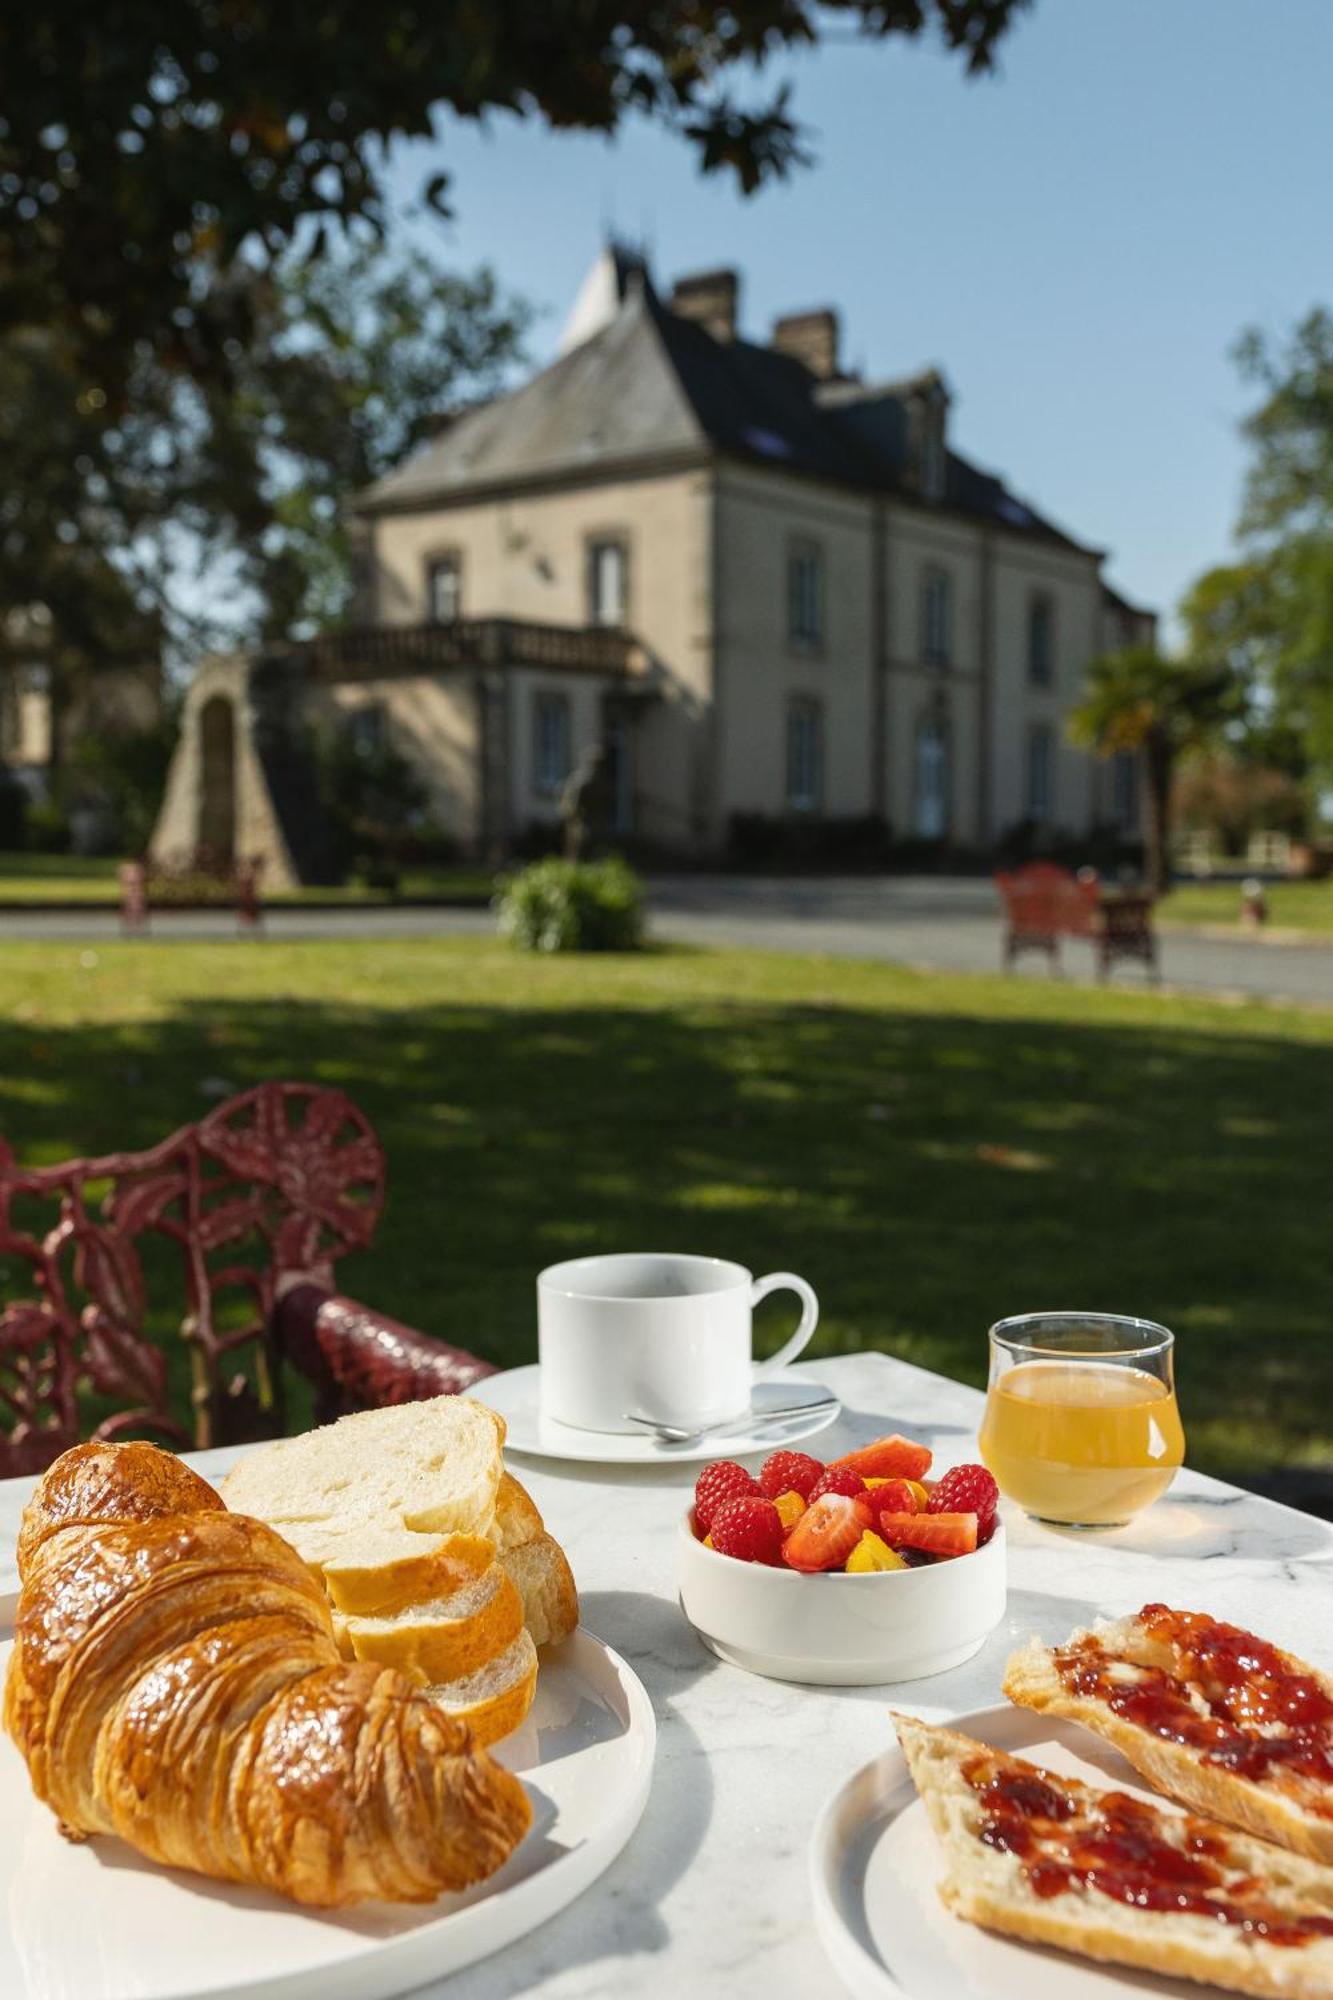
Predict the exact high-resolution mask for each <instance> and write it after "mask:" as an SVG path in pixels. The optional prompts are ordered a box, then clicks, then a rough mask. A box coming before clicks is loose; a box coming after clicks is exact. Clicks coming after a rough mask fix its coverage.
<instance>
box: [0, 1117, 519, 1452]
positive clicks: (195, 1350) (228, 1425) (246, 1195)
mask: <svg viewBox="0 0 1333 2000" xmlns="http://www.w3.org/2000/svg"><path fill="white" fill-rule="evenodd" d="M384 1176H385V1165H384V1153H383V1150H382V1148H381V1146H380V1143H379V1141H378V1139H377V1138H376V1136H375V1133H374V1131H373V1129H372V1128H371V1126H370V1124H369V1122H368V1121H367V1120H366V1118H365V1117H364V1115H363V1114H362V1113H361V1112H360V1111H359V1110H358V1109H357V1107H356V1106H355V1105H354V1104H353V1103H352V1102H351V1100H350V1099H349V1098H348V1097H346V1096H344V1094H343V1093H342V1092H341V1091H338V1090H325V1089H322V1088H320V1087H319V1086H317V1085H315V1084H305V1083H262V1084H259V1085H257V1086H256V1087H255V1088H254V1089H253V1090H248V1091H245V1092H244V1093H243V1094H242V1095H240V1096H238V1097H233V1098H231V1099H230V1100H229V1101H228V1102H227V1103H225V1104H221V1105H219V1106H218V1108H217V1109H216V1110H215V1111H213V1112H212V1113H210V1115H209V1116H208V1117H207V1118H205V1119H203V1120H201V1121H200V1122H199V1123H198V1124H195V1125H184V1126H182V1127H181V1129H180V1131H178V1132H174V1133H173V1134H172V1136H171V1137H170V1138H169V1139H165V1140H163V1142H162V1144H161V1145H159V1146H155V1147H153V1148H152V1149H151V1150H150V1151H148V1152H144V1153H111V1154H107V1155H105V1156H104V1157H102V1158H100V1159H89V1160H70V1161H67V1162H65V1163H64V1164H63V1165H61V1166H56V1167H37V1168H31V1169H24V1168H21V1167H19V1166H18V1165H17V1164H16V1162H15V1160H14V1158H13V1155H12V1153H11V1152H10V1151H9V1148H8V1147H7V1146H5V1145H4V1142H3V1141H0V1260H3V1262H4V1264H5V1266H6V1268H7V1270H9V1271H10V1272H11V1273H12V1271H13V1269H14V1267H15V1265H17V1266H19V1267H20V1268H21V1269H24V1270H26V1271H27V1273H28V1274H29V1284H30V1288H31V1296H29V1297H26V1298H12V1297H11V1298H9V1299H8V1301H7V1303H6V1304H5V1305H4V1308H3V1311H0V1478H3V1477H10V1476H12V1475H14V1474H17V1473H30V1472H38V1471H40V1470H41V1469H42V1468H43V1467H45V1466H47V1465H49V1464H50V1462H51V1461H52V1459H54V1458H56V1457H58V1456H59V1454H60V1453H61V1452H62V1451H64V1450H65V1449H66V1448H67V1447H68V1446H69V1445H71V1444H74V1443H76V1442H77V1440H78V1439H79V1438H80V1437H81V1436H87V1435H92V1436H96V1437H104V1438H107V1437H110V1438H114V1437H122V1436H125V1435H127V1434H134V1435H147V1436H149V1437H152V1438H156V1439H159V1440H161V1441H162V1442H164V1443H167V1444H170V1445H175V1446H182V1447H190V1446H194V1447H204V1446H207V1445H217V1444H231V1443H239V1442H242V1441H245V1440H248V1439H250V1438H256V1437H268V1436H273V1435H277V1434H280V1433H281V1431H282V1430H283V1427H284V1425H283V1419H284V1415H285V1385H284V1380H283V1376H284V1368H285V1366H287V1365H290V1366H291V1367H294V1368H296V1369H297V1370H298V1371H299V1372H300V1373H302V1374H304V1375H306V1376H308V1377H309V1378H310V1380H311V1381H312V1382H313V1383H314V1385H315V1401H316V1414H317V1417H318V1420H319V1421H320V1422H327V1421H329V1419H331V1418H332V1417H335V1416H339V1415H342V1414H343V1413H344V1412H345V1411H348V1410H355V1409H368V1408H372V1407H375V1406H378V1405H379V1404H382V1403H404V1402H413V1401H417V1400H420V1399H422V1398H424V1397H427V1396H438V1395H442V1394H450V1393H455V1392H458V1391H460V1390H463V1389H466V1388H469V1387H470V1386H471V1384H472V1383H473V1382H476V1381H479V1380H480V1379H481V1378H482V1377H483V1376H485V1375H490V1374H493V1373H494V1370H493V1369H492V1368H491V1366H490V1364H489V1363H487V1362H485V1361H482V1360H480V1359H478V1357H477V1356H476V1355H474V1354H468V1353H465V1352H464V1351H463V1350H462V1349H461V1348H455V1347H449V1346H446V1345H445V1344H444V1343H443V1342H442V1341H437V1340H433V1339H431V1338H430V1337H429V1336H428V1335H426V1334H424V1333H419V1332H417V1331H416V1330H415V1329H414V1328H412V1327H408V1326H403V1325H400V1324H399V1322H398V1321H396V1320H393V1319H389V1318H387V1317H386V1316H385V1315H384V1314H382V1313H378V1312H376V1311H375V1310H374V1309H373V1308H372V1307H370V1306H365V1305H360V1304H358V1302H357V1301H356V1300H355V1299H349V1298H345V1297H343V1296H342V1295H340V1294H339V1293H338V1292H337V1291H336V1290H335V1289H334V1282H333V1274H334V1265H335V1263H336V1262H337V1261H338V1260H339V1259H340V1258H341V1257H343V1256H345V1255H346V1253H347V1252H348V1251H349V1250H355V1249H361V1248H364V1247H365V1246H366V1245H368V1244H369V1243H370V1241H371V1238H372V1237H373V1235H374V1232H375V1226H376V1223H377V1222H378V1220H379V1216H380V1211H381V1209H382V1208H383V1205H384ZM154 1241H156V1243H159V1244H165V1245H167V1246H169V1249H168V1253H167V1254H168V1256H169V1260H170V1266H171V1267H173V1268H174V1269H177V1270H178V1271H179V1276H180V1279H181V1280H183V1290H184V1299H185V1312H184V1315H183V1317H182V1318H181V1319H180V1321H179V1326H178V1332H179V1338H180V1340H181V1342H182V1343H183V1345H184V1349H185V1352H186V1353H187V1354H188V1356H189V1374H190V1389H189V1403H190V1406H191V1411H192V1419H191V1421H190V1423H189V1424H188V1425H187V1424H185V1423H182V1421H181V1420H180V1414H179V1409H178V1406H177V1405H173V1399H172V1396H171V1393H170V1386H169V1366H168V1348H167V1346H166V1345H164V1344H163V1343H162V1342H161V1341H158V1340H155V1339H153V1338H151V1337H149V1335H148V1334H147V1333H146V1331H145V1320H146V1318H147V1315H148V1311H149V1299H148V1293H149V1281H148V1275H147V1272H146V1268H145V1258H146V1257H147V1259H148V1261H149V1262H150V1263H152V1264H153V1265H154V1267H156V1265H157V1264H158V1263H159V1262H160V1257H159V1254H158V1252H157V1251H156V1249H152V1250H151V1252H150V1245H152V1244H153V1243H154ZM25 1289H26V1287H25ZM179 1400H183V1399H180V1398H178V1402H179Z"/></svg>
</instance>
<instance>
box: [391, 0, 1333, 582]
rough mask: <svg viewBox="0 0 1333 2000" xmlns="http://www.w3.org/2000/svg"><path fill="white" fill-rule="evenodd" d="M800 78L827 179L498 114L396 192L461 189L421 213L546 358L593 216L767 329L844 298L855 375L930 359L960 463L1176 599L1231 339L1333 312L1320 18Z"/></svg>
mask: <svg viewBox="0 0 1333 2000" xmlns="http://www.w3.org/2000/svg"><path fill="white" fill-rule="evenodd" d="M790 69H791V73H792V74H793V77H794V80H795V85H796V109H797V113H798V115H799V116H800V117H801V118H802V119H803V120H804V122H805V123H806V124H807V125H808V126H809V127H811V128H812V134H811V136H812V139H813V144H814V147H815V150H816V152H817V155H818V159H817V164H816V165H815V166H814V167H813V168H810V169H807V170H806V171H805V172H803V173H801V174H800V175H798V176H797V177H796V178H795V179H794V180H793V181H791V182H790V183H788V184H786V185H783V186H780V187H777V188H772V189H769V190H767V191H766V192H764V193H761V194H760V195H758V196H756V197H753V198H751V199H749V200H745V199H743V198H742V197H740V196H739V195H737V194H735V193H733V192H732V189H731V187H730V184H729V183H724V182H722V181H720V180H718V179H716V178H713V179H704V178H702V177H701V176H700V175H699V174H698V173H697V171H696V169H695V167H694V164H693V158H692V155H691V154H690V152H689V151H688V149H687V148H686V147H685V146H684V145H682V144H680V143H679V142H676V141H673V140H671V139H670V138H668V137H666V136H665V135H662V134H659V133H657V132H655V131H652V130H650V129H648V128H646V127H644V126H643V125H641V124H640V125H635V126H632V127H630V128H627V130H626V132H625V133H624V135H623V136H622V137H621V138H620V139H619V140H618V141H616V142H615V143H607V142H606V141H604V140H601V139H593V138H586V137H582V136H569V135H564V134H562V135H553V134H549V133H546V132H544V131H542V130H541V129H539V128H538V127H536V126H535V125H525V124H524V123H522V122H520V121H517V120H514V119H509V118H497V119H496V120H495V121H494V122H493V123H492V124H491V125H490V126H489V128H488V129H487V130H485V131H478V130H477V129H476V128H475V127H467V126H463V125H461V124H453V123H451V124H449V125H447V126H444V127H442V128H441V133H440V140H439V143H438V144H437V145H434V146H424V145H414V146H412V147H406V148H403V149H402V150H401V151H400V152H399V154H398V156H397V159H396V162H395V185H396V187H397V188H398V189H399V191H400V192H401V194H402V195H403V197H404V198H406V196H407V194H408V192H409V191H410V190H411V189H413V188H414V187H415V186H417V185H418V183H419V181H420V178H421V176H422V174H423V172H424V171H429V170H430V169H431V168H434V167H436V166H440V167H443V168H445V169H446V170H447V171H448V172H449V173H450V174H451V176H452V177H453V200H454V204H455V208H456V219H455V221H454V222H453V223H451V224H449V225H447V226H446V227H444V228H443V229H441V228H440V227H439V226H438V225H435V224H433V223H430V224H427V223H423V224H418V225H414V227H415V229H416V231H417V232H418V233H419V234H420V236H421V240H423V241H424V242H427V243H429V244H431V245H436V246H438V247H439V249H440V251H441V254H442V256H443V257H445V258H446V259H447V260H448V261H450V262H451V263H458V264H463V265H470V264H473V263H477V262H481V261H489V262H490V263H492V264H493V265H494V266H495V267H496V269H497V271H498V272H499V273H500V275H501V277H502V278H503V279H504V280H505V281H506V282H507V283H509V284H510V285H511V286H513V287H514V288H515V289H517V290H520V291H522V292H524V293H526V294H527V296H528V297H530V298H531V299H532V300H534V301H535V302H536V303H537V304H538V305H540V306H543V307H546V308H547V309H548V310H547V313H546V316H545V317H544V319H543V320H542V322H541V324H540V325H539V328H538V330H537V333H536V335H535V337H534V340H533V343H532V345H533V351H534V354H535V355H536V357H537V358H538V359H546V358H548V357H549V355H550V353H551V351H552V349H553V346H554V342H555V338H556V335H557V332H558V330H559V325H560V321H561V319H562V317H563V314H564V311H565V309H566V307H567V306H568V304H569V302H570V300H571V299H572V297H573V294H574V292H575V290H576V288H577V285H578V282H579V279H580V277H581V275H582V273H583V270H584V268H585V267H586V265H587V264H588V263H589V261H590V260H591V258H592V256H593V255H594V254H595V252H596V249H597V247H598V243H599V240H600V237H601V235H602V232H603V230H604V228H605V226H606V225H608V224H610V225H613V226H614V227H615V228H616V229H617V230H619V231H620V232H621V233H622V234H625V235H628V236H630V237H632V238H635V239H646V240H647V243H648V246H649V249H650V254H651V258H652V262H653V267H654V271H655V273H656V275H657V277H658V279H659V281H663V280H666V279H669V278H670V277H671V276H673V275H675V274H677V273H679V272H681V271H684V270H690V269H702V268H705V267H707V266H710V265H714V264H719V263H729V264H735V265H736V266H737V267H738V268H739V269H740V271H741V273H742V284H743V289H742V319H743V323H744V327H745V330H746V332H747V333H748V334H750V335H751V337H754V338H763V337H764V336H765V334H766V331H767V328H768V326H769V323H770V321H771V319H772V317H773V316H774V315H775V314H777V313H779V312H783V311H790V310H795V309H798V308H801V307H805V306H813V305H823V304H835V305H837V306H838V307H839V308H840V310H841V313H842V317H843V329H844V342H845V352H846V355H847V357H848V359H849V360H850V361H851V362H852V363H853V364H854V365H857V366H860V367H862V368H864V369H865V370H866V372H868V373H869V374H871V375H874V374H884V375H892V374H897V373H902V372H904V371H906V370H909V369H912V368H914V367H917V366H919V365H925V364H927V363H937V364H939V365H941V366H942V367H943V368H944V370H945V372H946V373H947V375H948V377H949V379H950V381H951V383H952V385H953V388H954V393H955V399H956V400H955V404H954V413H953V424H954V431H953V436H954V441H955V443H956V444H957V445H958V447H959V448H960V449H962V450H963V451H965V452H967V453H968V454H969V455H970V456H972V457H973V458H975V459H976V460H978V461H979V462H980V463H981V464H983V465H986V466H989V467H992V468H994V469H996V470H999V471H1002V472H1004V473H1005V475H1006V476H1007V477H1008V479H1009V480H1010V482H1011V483H1012V484H1013V485H1014V487H1015V488H1016V489H1017V491H1018V492H1020V493H1021V494H1023V495H1025V496H1026V497H1028V498H1030V499H1032V500H1034V501H1036V502H1037V503H1038V504H1039V505H1040V506H1042V507H1043V508H1044V509H1046V510H1047V511H1049V512H1050V513H1051V514H1053V515H1054V517H1055V518H1056V519H1057V520H1058V521H1061V522H1063V523H1064V524H1065V525H1067V526H1068V527H1069V528H1071V529H1072V530H1073V531H1074V532H1075V533H1077V534H1079V535H1080V536H1082V537H1084V538H1085V539H1088V540H1090V541H1092V542H1094V543H1096V544H1097V545H1099V546H1102V547H1105V548H1106V549H1108V550H1109V551H1110V552H1111V561H1110V570H1109V573H1110V575H1111V577H1112V578H1113V580H1114V581H1115V582H1116V583H1118V584H1119V585H1120V587H1121V588H1122V589H1124V590H1125V591H1127V592H1128V593H1129V594H1130V595H1131V596H1134V597H1136V598H1139V599H1141V600H1143V601H1145V602H1148V603H1152V604H1155V605H1157V606H1158V607H1159V608H1161V609H1163V610H1169V609H1170V607H1171V606H1172V605H1173V604H1174V603H1175V601H1176V600H1177V598H1178V597H1179V595H1180V592H1181V591H1182V589H1183V588H1184V587H1185V585H1186V584H1187V583H1188V582H1189V581H1190V579H1191V578H1192V577H1193V576H1194V575H1196V574H1197V573H1198V572H1199V571H1200V570H1201V569H1204V568H1206V567H1207V566H1208V565H1209V564H1210V563H1213V562H1216V561H1218V560H1220V559H1222V558H1223V557H1224V556H1225V555H1226V553H1227V550H1228V546H1229V544H1230V540H1231V531H1232V524H1233V522H1234V518H1235V514H1236V508H1237V501H1238V498H1239V492H1240V480H1241V473H1242V467H1243V453H1242V447H1241V443H1240V440H1239V439H1238V437H1237V434H1236V423H1237V419H1238V417H1239V416H1240V415H1241V413H1242V412H1243V410H1244V409H1245V407H1246V402H1247V394H1248V392H1247V390H1246V388H1245V386H1244V385H1243V384H1242V383H1241V381H1240V380H1239V378H1238V376H1237V374H1236V371H1235V368H1234V366H1233V365H1232V363H1231V360H1230V358H1229V357H1230V349H1231V346H1232V343H1233V341H1234V339H1235V337H1236V335H1237V333H1238V332H1239V331H1240V329H1241V328H1242V327H1243V326H1245V325H1247V324H1250V323H1258V324H1261V325H1263V326H1266V327H1269V328H1272V329H1282V328H1284V327H1286V326H1287V325H1288V324H1289V323H1290V322H1291V321H1292V320H1293V319H1295V318H1296V317H1297V316H1298V315H1299V314H1301V313H1303V312H1304V311H1305V310H1306V309H1307V308H1308V307H1309V306H1311V305H1312V304H1314V303H1316V302H1317V301H1320V300H1322V301H1325V302H1329V303H1333V270H1330V265H1329V255H1328V245H1329V236H1328V229H1327V224H1326V221H1325V220H1324V219H1323V218H1322V210H1323V208H1324V205H1325V201H1326V198H1327V195H1328V191H1329V187H1330V167H1331V166H1333V119H1330V116H1329V112H1328V91H1329V85H1330V79H1333V0H1282V5H1280V6H1274V5H1271V4H1264V0H1036V4H1035V6H1034V8H1033V10H1032V11H1031V13H1030V14H1028V15H1027V16H1026V17H1022V18H1020V20H1019V23H1018V26H1017V27H1016V28H1015V30H1014V31H1013V33H1012V35H1011V37H1010V39H1009V41H1008V42H1007V43H1006V47H1005V54H1004V57H1003V62H1002V70H1001V74H1000V75H999V77H998V78H997V79H995V80H991V81H980V82H968V81H967V80H966V79H965V78H964V76H963V73H962V71H961V68H960V67H959V66H958V65H957V63H956V62H952V61H950V60H949V59H948V58H946V57H945V56H944V55H943V54H942V53H940V52H939V51H938V50H937V49H935V48H930V47H926V46H924V45H922V46H916V47H914V46H909V45H904V44H898V43H892V42H891V43H888V44H886V45H883V46H880V47H875V46H869V47H864V46H863V47H848V46H838V47H832V48H828V49H825V50H822V51H820V52H819V53H818V54H816V55H815V56H812V57H803V58H801V59H799V60H798V61H796V62H794V63H792V64H791V65H790ZM770 73H771V74H780V73H781V72H780V70H778V69H776V68H775V69H774V70H773V71H771V72H770Z"/></svg>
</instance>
